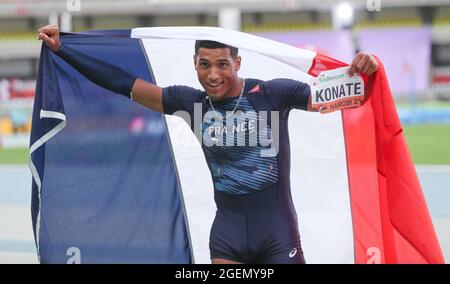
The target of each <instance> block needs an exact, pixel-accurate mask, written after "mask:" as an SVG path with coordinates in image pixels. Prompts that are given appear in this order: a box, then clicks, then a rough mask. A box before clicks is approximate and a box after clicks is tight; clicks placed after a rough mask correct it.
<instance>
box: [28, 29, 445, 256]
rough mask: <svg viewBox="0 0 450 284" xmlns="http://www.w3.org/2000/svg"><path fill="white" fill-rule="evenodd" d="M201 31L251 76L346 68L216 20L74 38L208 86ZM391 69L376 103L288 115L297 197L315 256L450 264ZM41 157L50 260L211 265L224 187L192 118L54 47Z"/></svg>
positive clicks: (47, 64) (107, 55)
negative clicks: (116, 84)
mask: <svg viewBox="0 0 450 284" xmlns="http://www.w3.org/2000/svg"><path fill="white" fill-rule="evenodd" d="M198 39H203V40H213V41H219V42H222V43H224V44H228V45H231V46H235V47H238V48H239V53H240V55H241V57H242V66H241V70H240V71H239V76H240V77H242V78H257V79H262V80H270V79H274V78H291V79H295V80H299V81H303V82H307V83H311V82H312V81H313V80H314V78H315V77H316V76H318V74H319V73H320V72H322V71H325V70H332V69H336V68H339V67H343V66H346V65H347V64H346V63H342V62H339V61H337V60H334V59H332V58H329V57H326V56H323V55H320V54H316V53H315V52H312V51H309V50H304V49H300V48H296V47H293V46H289V45H285V44H282V43H279V42H275V41H271V40H268V39H264V38H261V37H258V36H255V35H250V34H246V33H242V32H237V31H231V30H225V29H220V28H212V27H164V28H137V29H132V30H107V31H92V32H84V33H73V34H65V35H63V36H62V40H63V42H64V43H65V44H66V45H68V46H70V47H72V48H75V49H77V50H79V51H80V52H83V53H86V54H88V55H89V56H92V57H95V58H98V59H100V60H103V61H107V62H109V63H110V64H113V65H115V66H118V67H121V68H122V69H124V70H127V71H128V72H130V73H132V74H134V75H136V76H139V77H140V78H142V79H145V80H147V81H150V82H153V83H156V84H157V85H159V86H161V87H166V86H170V85H188V86H192V87H194V88H199V89H201V85H200V84H199V82H198V79H197V75H196V72H195V69H194V64H193V58H192V56H193V54H194V42H195V40H198ZM379 66H380V69H379V70H378V71H377V73H376V74H375V75H374V76H373V78H371V80H370V81H369V80H368V78H364V80H365V84H366V86H367V92H369V94H370V96H371V98H370V100H369V101H368V102H367V103H366V104H364V105H363V106H361V107H358V108H352V109H346V110H343V111H336V112H332V113H328V114H320V113H311V112H305V111H300V110H294V111H291V112H290V118H289V135H290V144H291V192H292V197H293V200H294V204H295V207H296V210H297V215H298V222H299V230H300V237H301V240H302V248H303V250H304V255H305V258H306V261H307V263H374V264H377V263H444V258H443V255H442V252H441V249H440V246H439V242H438V239H437V237H436V233H435V230H434V228H433V224H432V222H431V218H430V215H429V211H428V208H427V205H426V202H425V199H424V195H423V192H422V189H421V186H420V183H419V180H418V178H417V175H416V172H415V168H414V164H413V162H412V160H411V156H410V154H409V151H408V147H407V144H406V141H405V138H404V135H403V133H402V126H401V123H400V121H399V118H398V116H397V112H396V108H395V104H394V101H393V98H392V94H391V91H390V89H389V83H388V81H387V77H386V74H385V71H384V68H383V65H382V64H381V62H379ZM111 80H114V78H111ZM254 91H255V92H257V91H258V90H254ZM30 153H31V159H30V169H31V172H32V174H33V185H32V208H31V209H32V210H31V211H32V212H31V213H32V220H33V229H34V233H35V240H36V246H37V251H38V256H39V260H40V262H41V263H210V257H209V248H208V242H209V230H210V228H211V225H212V222H213V219H214V215H215V210H216V207H215V204H214V198H213V184H212V180H211V174H210V172H209V170H208V167H207V164H206V161H205V158H204V156H203V152H202V150H201V147H200V144H199V142H198V141H197V140H196V138H195V136H194V134H193V133H192V132H191V130H190V128H189V127H188V125H187V124H186V123H185V122H184V120H183V119H181V118H179V117H176V116H168V115H163V114H160V113H157V112H154V111H152V110H150V109H147V108H145V107H143V106H141V105H138V104H137V103H134V102H132V101H129V100H128V99H127V98H125V97H123V96H119V95H117V94H114V93H112V92H111V91H108V90H106V89H103V88H102V87H99V86H97V85H95V84H94V83H92V82H90V81H89V80H88V79H86V78H85V77H84V76H82V75H81V74H80V73H78V72H77V71H76V70H75V69H73V68H72V67H71V66H70V65H68V64H67V63H66V62H64V61H63V60H62V59H61V58H59V57H58V56H56V55H54V54H53V53H52V52H51V51H50V50H48V49H47V48H46V47H45V46H43V47H42V51H41V57H40V62H39V72H38V81H37V86H36V98H35V104H34V111H33V124H32V133H31V139H30Z"/></svg>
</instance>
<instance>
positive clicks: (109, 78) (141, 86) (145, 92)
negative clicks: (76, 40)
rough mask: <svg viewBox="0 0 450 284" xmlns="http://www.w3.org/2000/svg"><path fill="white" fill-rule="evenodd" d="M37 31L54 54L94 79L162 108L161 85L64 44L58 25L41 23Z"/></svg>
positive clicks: (126, 94) (121, 92) (161, 110)
mask: <svg viewBox="0 0 450 284" xmlns="http://www.w3.org/2000/svg"><path fill="white" fill-rule="evenodd" d="M38 33H39V34H38V39H41V40H43V41H44V42H45V43H46V45H47V46H48V47H49V48H50V49H51V50H52V51H53V52H54V53H55V54H57V55H58V56H59V57H61V58H62V59H64V60H65V61H66V62H67V63H69V64H70V65H71V66H72V67H74V68H75V69H76V70H78V71H79V72H80V73H81V74H83V75H84V76H85V77H86V78H88V79H89V80H91V81H92V82H94V83H96V84H97V85H99V86H102V87H104V88H106V89H109V90H111V91H113V92H116V93H120V94H122V95H124V96H126V97H128V98H132V99H133V100H134V101H136V102H137V103H140V104H142V105H144V106H146V107H149V108H151V109H153V110H155V111H158V112H163V102H162V96H163V91H162V89H161V88H160V87H158V86H156V85H154V84H152V83H150V82H147V81H145V80H142V79H139V78H137V77H136V76H133V75H131V74H129V73H128V72H126V71H125V70H123V69H120V68H118V67H116V66H113V65H111V64H109V63H107V62H103V61H100V60H98V59H96V58H92V57H90V56H88V55H85V54H83V53H81V52H78V51H76V50H74V49H72V48H70V47H68V46H65V45H63V44H62V43H61V40H60V39H59V29H58V27H57V26H45V27H42V28H40V29H39V30H38Z"/></svg>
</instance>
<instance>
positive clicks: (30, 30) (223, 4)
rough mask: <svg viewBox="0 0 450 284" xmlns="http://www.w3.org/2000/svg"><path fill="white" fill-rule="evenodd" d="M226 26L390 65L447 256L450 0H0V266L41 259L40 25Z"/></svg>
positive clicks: (77, 27)
mask: <svg viewBox="0 0 450 284" xmlns="http://www.w3.org/2000/svg"><path fill="white" fill-rule="evenodd" d="M47 24H54V25H59V26H60V28H61V31H64V32H79V31H84V30H96V29H120V28H124V29H130V28H135V27H151V26H219V27H224V28H230V29H236V30H241V31H244V32H248V33H253V34H256V35H259V36H263V37H267V38H270V39H273V40H277V41H281V42H284V43H287V44H290V45H294V46H297V47H301V48H307V49H312V50H315V51H317V52H320V53H323V54H326V55H329V56H332V57H334V58H336V59H339V60H342V61H345V62H350V61H351V59H352V58H353V56H354V55H355V53H356V52H358V51H365V52H370V53H372V54H375V55H377V56H378V57H379V58H380V59H381V60H382V61H383V62H384V64H385V67H386V71H387V73H388V77H389V81H390V84H391V88H392V92H393V95H394V98H395V100H396V103H397V108H398V112H399V115H400V119H401V121H402V123H403V125H404V133H405V136H406V138H407V141H408V145H409V147H410V151H411V154H412V157H413V160H414V163H415V164H416V169H417V173H418V176H419V178H420V180H421V183H422V187H423V190H424V193H425V197H426V199H427V202H428V206H429V209H430V213H431V215H432V218H433V222H434V224H435V227H436V231H437V234H438V237H439V239H440V242H441V246H442V249H443V251H444V256H445V258H446V260H447V263H449V261H450V0H428V1H423V0H354V1H351V0H348V1H340V0H321V1H315V0H220V1H215V0H130V1H120V0H108V1H106V0H35V1H30V0H15V1H11V0H0V263H1V262H36V261H37V260H36V255H35V248H34V241H33V235H32V229H31V228H32V226H31V218H30V209H29V206H30V199H31V198H30V196H31V194H30V192H31V174H30V171H29V169H28V166H27V163H28V143H29V133H30V129H31V113H32V106H33V100H34V95H35V87H36V75H37V74H36V73H37V65H38V60H39V52H40V48H41V42H39V41H38V40H36V30H37V29H38V28H39V27H41V26H44V25H47Z"/></svg>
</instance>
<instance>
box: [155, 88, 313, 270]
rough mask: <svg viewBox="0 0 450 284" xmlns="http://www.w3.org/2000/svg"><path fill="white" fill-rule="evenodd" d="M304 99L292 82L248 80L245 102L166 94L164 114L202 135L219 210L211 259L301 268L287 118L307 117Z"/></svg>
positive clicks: (181, 91) (306, 91)
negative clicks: (301, 113)
mask: <svg viewBox="0 0 450 284" xmlns="http://www.w3.org/2000/svg"><path fill="white" fill-rule="evenodd" d="M309 96H310V88H309V86H308V85H307V84H305V83H302V82H299V81H295V80H290V79H275V80H270V81H261V80H256V79H245V88H244V90H243V93H242V97H240V98H239V97H233V98H227V99H224V100H221V101H219V102H212V105H211V102H210V100H209V98H208V95H207V94H206V92H204V91H200V90H197V89H194V88H191V87H187V86H170V87H167V88H163V109H164V113H165V114H174V113H175V112H177V111H185V112H187V113H189V115H190V117H191V121H190V123H191V125H190V126H191V129H192V130H193V131H194V130H195V129H199V130H200V131H201V133H200V135H197V136H198V138H200V140H201V141H200V143H201V145H202V149H203V152H204V154H205V158H206V162H207V164H208V167H209V169H210V171H211V175H212V179H213V184H214V198H215V201H216V205H217V208H218V212H217V213H216V218H215V221H214V224H213V227H212V230H211V236H210V249H211V257H219V258H224V259H230V260H235V261H239V262H252V263H303V262H304V259H303V254H302V251H301V246H300V238H299V234H298V228H297V216H296V213H295V209H294V206H293V202H292V198H291V194H290V148H289V133H288V116H289V111H290V110H291V109H293V108H296V109H302V110H306V109H307V105H308V100H309ZM195 104H198V105H197V106H201V114H197V115H201V118H202V119H200V120H198V121H200V122H199V123H200V125H194V121H196V120H195V119H194V116H195V115H196V114H195V113H194V110H195V109H197V110H199V109H200V108H199V107H197V108H195V107H194V105H195ZM236 105H237V107H236ZM233 110H235V112H233ZM277 132H278V135H274V134H275V133H277ZM276 140H278V141H276ZM225 216H226V217H225ZM271 223H273V226H275V227H277V228H276V230H274V229H273V228H274V227H273V226H272V225H270V224H271ZM233 224H234V225H233ZM252 226H256V227H255V228H256V229H255V230H253V229H250V228H251V227H252ZM243 234H250V235H251V236H250V235H246V236H243ZM233 236H237V239H233ZM252 236H253V237H252ZM238 240H241V242H240V243H239V242H238ZM231 244H233V245H231ZM236 246H238V247H240V248H241V249H239V248H236ZM293 251H294V252H295V253H294V254H293V253H292V252H293ZM274 252H275V253H274ZM297 252H298V253H297ZM292 255H294V256H292Z"/></svg>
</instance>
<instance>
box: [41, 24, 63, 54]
mask: <svg viewBox="0 0 450 284" xmlns="http://www.w3.org/2000/svg"><path fill="white" fill-rule="evenodd" d="M38 39H39V40H43V41H44V42H45V44H46V45H47V46H48V48H50V49H51V50H52V51H53V52H55V51H58V49H59V48H60V47H61V40H60V39H59V28H58V27H57V26H44V27H42V28H40V29H39V30H38Z"/></svg>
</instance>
